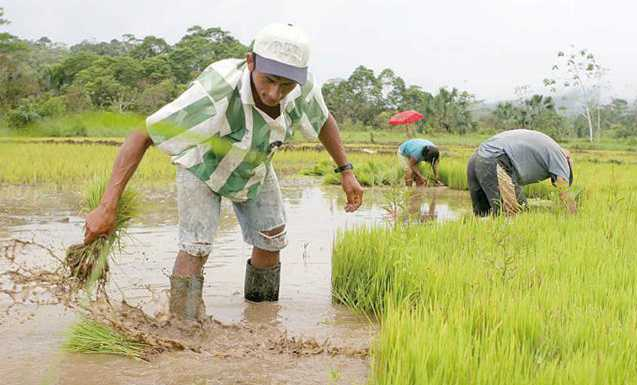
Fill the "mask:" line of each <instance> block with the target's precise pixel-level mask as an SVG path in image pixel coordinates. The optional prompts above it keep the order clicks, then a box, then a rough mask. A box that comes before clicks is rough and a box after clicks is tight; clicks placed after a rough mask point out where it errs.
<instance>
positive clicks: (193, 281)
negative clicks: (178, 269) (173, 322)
mask: <svg viewBox="0 0 637 385" xmlns="http://www.w3.org/2000/svg"><path fill="white" fill-rule="evenodd" d="M202 295H203V276H198V277H178V276H174V275H171V276H170V302H169V306H170V313H171V314H173V315H174V316H176V317H177V318H181V319H186V320H191V321H196V320H199V319H202V318H203V316H204V315H205V307H204V304H203V297H202Z"/></svg>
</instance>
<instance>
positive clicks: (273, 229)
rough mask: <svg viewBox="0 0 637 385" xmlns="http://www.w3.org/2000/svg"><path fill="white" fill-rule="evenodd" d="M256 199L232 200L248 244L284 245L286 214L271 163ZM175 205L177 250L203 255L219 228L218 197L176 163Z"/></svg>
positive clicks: (274, 248) (270, 248) (272, 248)
mask: <svg viewBox="0 0 637 385" xmlns="http://www.w3.org/2000/svg"><path fill="white" fill-rule="evenodd" d="M268 167H269V168H268V171H267V174H266V176H265V180H264V181H263V184H262V185H261V190H260V191H259V194H258V195H257V197H256V198H255V199H251V200H248V201H245V202H233V206H234V211H235V213H236V215H237V219H238V220H239V225H240V226H241V232H242V233H243V239H244V241H245V242H247V243H248V244H250V245H252V246H255V247H258V248H260V249H263V250H267V251H278V250H281V249H283V248H284V247H285V246H287V230H286V227H285V225H286V216H285V209H284V207H283V200H282V198H281V190H280V188H279V181H278V179H277V176H276V173H275V172H274V169H273V168H272V166H271V165H270V166H268ZM177 207H178V209H179V250H181V251H185V252H186V253H188V254H190V255H195V256H205V255H208V254H210V252H211V251H212V241H213V238H214V236H215V233H216V231H217V228H218V227H219V218H220V214H221V196H220V195H219V194H217V193H215V192H214V191H212V190H211V189H210V187H208V185H206V184H205V183H204V182H203V181H202V180H201V179H199V178H198V177H197V176H195V175H194V174H193V173H191V172H190V171H188V170H187V169H185V168H183V167H180V166H177Z"/></svg>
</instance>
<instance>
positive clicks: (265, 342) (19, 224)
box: [0, 178, 470, 385]
mask: <svg viewBox="0 0 637 385" xmlns="http://www.w3.org/2000/svg"><path fill="white" fill-rule="evenodd" d="M282 191H283V195H284V200H285V204H286V209H287V216H288V236H289V246H288V247H287V248H286V249H285V250H283V251H282V254H281V260H282V276H281V293H280V300H279V302H278V303H261V304H254V303H248V302H246V301H245V300H244V299H243V274H244V268H245V260H246V259H247V258H248V255H249V253H250V247H249V246H248V245H246V244H245V243H244V242H243V241H242V237H241V232H240V229H239V225H238V223H237V220H236V218H235V216H234V213H233V211H232V209H231V206H230V204H229V203H228V202H225V204H224V207H223V209H222V220H221V225H220V228H219V231H218V234H217V236H216V238H215V243H214V245H213V252H212V254H211V256H210V258H209V259H208V262H207V264H206V267H205V284H204V301H205V305H206V309H207V314H208V315H210V316H212V317H213V318H214V320H215V321H217V322H211V323H210V324H209V325H208V326H209V329H208V330H206V331H205V332H198V333H195V334H194V335H190V336H189V338H190V339H191V340H192V339H197V340H200V341H199V342H201V344H200V345H201V346H203V347H204V348H203V349H202V352H200V353H197V352H192V351H181V352H168V353H162V354H160V355H157V356H155V357H154V358H153V359H152V360H150V361H149V362H144V361H136V360H131V359H126V358H121V357H116V356H109V355H88V354H71V353H63V352H62V351H61V350H60V346H61V345H62V343H63V341H64V339H65V336H66V333H68V329H69V328H70V326H71V325H72V324H73V323H74V322H75V321H76V320H77V315H76V314H75V313H74V312H72V311H68V310H65V309H64V307H63V306H61V305H36V304H32V303H29V302H30V296H31V294H34V293H23V295H22V297H21V298H18V299H17V301H18V302H25V303H23V304H19V305H16V306H10V305H11V304H12V300H11V298H9V297H8V296H3V295H1V294H0V339H1V340H2V342H3V343H2V345H1V346H0V354H1V355H2V356H3V357H4V359H3V360H2V362H1V363H0V378H2V379H3V380H2V383H3V384H16V385H18V384H20V385H21V384H65V385H66V384H69V385H75V384H78V385H79V384H82V385H87V384H175V385H182V384H183V385H190V384H364V383H366V378H367V373H368V370H369V361H368V358H367V355H366V352H367V350H368V348H369V344H370V341H371V340H372V338H373V337H374V335H375V326H374V325H373V323H370V322H369V321H368V320H367V319H365V318H364V317H362V316H358V315H354V314H352V313H351V312H350V311H349V310H347V309H346V308H345V307H343V306H340V305H336V304H333V303H332V300H331V295H330V272H331V270H330V258H331V248H332V241H333V238H334V236H335V234H336V232H337V231H339V230H342V229H346V228H351V227H354V226H361V225H383V224H386V223H388V210H387V209H388V206H387V190H386V189H369V190H367V192H366V197H365V198H366V202H365V204H364V206H363V207H362V208H361V209H360V210H359V211H358V212H356V213H353V214H346V213H345V212H344V211H343V206H344V195H343V193H342V191H341V190H340V188H339V187H335V186H322V185H319V184H316V181H315V180H314V179H311V178H303V179H289V178H288V179H287V180H284V181H283V182H282ZM142 196H143V201H144V205H145V211H144V213H143V214H142V215H141V216H140V217H139V218H138V219H137V220H136V221H135V223H134V225H133V226H132V227H131V230H130V235H131V237H130V239H127V240H125V245H124V250H123V252H122V254H120V255H118V256H117V257H116V263H114V264H112V266H111V278H110V282H109V288H108V289H109V293H111V295H112V296H113V297H114V298H125V299H126V301H127V302H128V303H130V304H132V305H134V306H139V307H140V308H142V309H143V310H144V311H145V312H146V313H147V314H158V313H162V312H164V311H165V309H166V306H167V300H166V291H167V289H168V275H169V274H170V271H171V269H172V263H173V260H174V257H175V255H176V254H177V239H176V237H177V223H176V219H177V208H176V202H175V191H174V187H173V186H167V187H164V188H153V189H146V190H143V191H142ZM79 199H80V193H79V191H75V190H53V189H47V188H42V187H33V186H3V187H0V241H4V242H7V241H8V240H11V239H20V240H27V241H34V242H37V243H39V244H42V245H46V246H48V247H50V248H51V249H52V250H54V251H55V252H56V254H58V255H63V250H64V248H65V247H66V246H68V245H70V244H73V243H77V242H79V241H80V240H81V238H82V234H83V224H84V222H83V218H82V217H81V216H80V215H79V214H78V212H77V210H78V209H77V207H78V201H79ZM407 208H408V209H409V210H410V211H411V212H412V213H415V218H416V220H418V221H429V220H436V221H445V220H451V219H454V218H456V217H458V216H459V215H462V214H464V213H466V212H468V211H469V210H470V201H469V199H468V196H467V194H466V193H463V192H457V191H451V190H447V189H444V188H435V189H424V190H421V191H420V192H419V193H418V194H416V195H414V196H412V197H411V198H410V199H409V202H408V203H407ZM389 211H391V210H389ZM25 250H27V252H26V253H25V252H23V253H22V254H21V255H20V256H19V261H18V263H22V264H25V265H28V266H41V267H44V268H52V267H53V266H55V264H56V263H57V261H55V259H54V258H52V257H51V256H50V255H47V253H45V252H42V251H41V250H40V252H38V251H37V250H36V249H33V248H31V249H29V248H26V249H25ZM28 250H33V251H32V252H28ZM8 268H10V266H9V265H8V262H7V261H0V271H5V270H7V269H8ZM0 284H4V285H5V286H6V285H9V283H7V282H4V281H0ZM0 289H3V287H1V286H0ZM4 289H6V287H4ZM13 301H16V299H15V298H14V299H13Z"/></svg>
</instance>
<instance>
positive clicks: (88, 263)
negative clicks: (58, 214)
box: [65, 178, 140, 288]
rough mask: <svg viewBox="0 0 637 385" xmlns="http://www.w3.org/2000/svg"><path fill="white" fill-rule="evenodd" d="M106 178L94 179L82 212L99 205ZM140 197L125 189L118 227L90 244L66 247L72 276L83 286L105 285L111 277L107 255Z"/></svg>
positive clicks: (121, 199) (127, 222) (119, 210)
mask: <svg viewBox="0 0 637 385" xmlns="http://www.w3.org/2000/svg"><path fill="white" fill-rule="evenodd" d="M106 185H107V181H106V179H103V178H102V179H98V180H96V181H94V182H93V183H92V184H91V185H90V186H89V188H88V189H87V191H86V195H85V198H84V200H83V202H82V211H83V212H87V213H88V212H90V211H91V210H93V209H95V208H96V207H97V206H99V204H100V201H101V199H102V195H103V194H104V191H105V190H106ZM139 206H140V203H139V199H138V197H137V194H136V193H135V192H133V191H130V190H128V189H127V190H126V191H124V193H123V194H122V197H121V198H120V200H119V203H118V205H117V217H116V224H115V229H114V231H113V232H111V233H110V234H108V235H107V236H104V237H98V238H97V239H95V240H94V241H93V242H91V243H90V244H88V245H84V244H76V245H72V246H70V247H69V248H68V249H67V250H66V259H65V265H66V267H67V268H68V269H69V272H70V276H71V277H73V278H75V279H76V280H77V281H78V283H79V285H80V286H81V287H85V288H90V287H92V285H93V284H94V283H96V282H97V283H98V285H99V286H102V287H103V285H104V284H105V283H106V281H107V279H108V270H109V269H108V257H109V255H110V254H111V252H112V251H113V249H114V248H116V247H117V248H118V247H119V246H120V241H121V239H122V237H123V236H124V235H126V230H127V229H128V225H129V224H130V220H131V219H132V218H133V217H134V216H135V215H137V213H138V211H139Z"/></svg>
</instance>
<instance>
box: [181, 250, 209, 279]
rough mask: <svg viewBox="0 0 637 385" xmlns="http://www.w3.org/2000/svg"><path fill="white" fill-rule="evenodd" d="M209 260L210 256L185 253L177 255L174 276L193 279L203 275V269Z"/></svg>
mask: <svg viewBox="0 0 637 385" xmlns="http://www.w3.org/2000/svg"><path fill="white" fill-rule="evenodd" d="M207 260H208V256H207V255H205V256H198V255H190V254H188V253H186V252H185V251H180V252H179V253H177V258H175V265H174V266H173V275H175V276H178V277H193V276H200V275H202V274H203V267H204V265H205V264H206V261H207Z"/></svg>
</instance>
